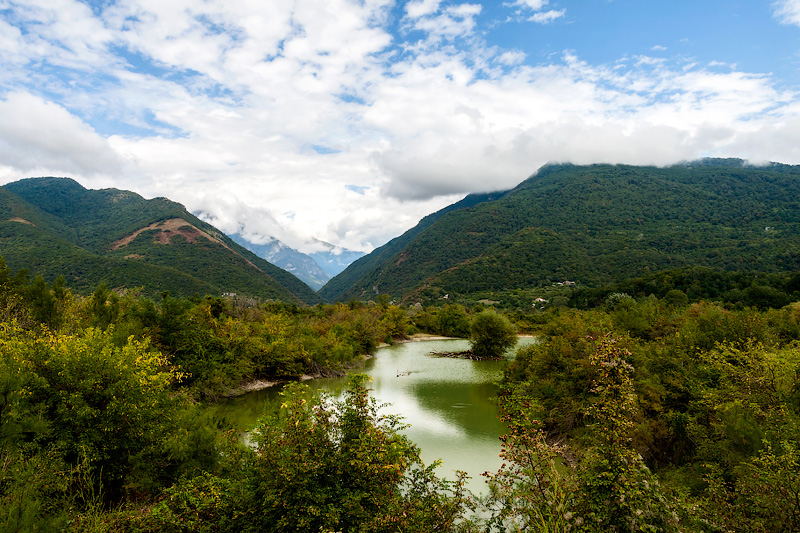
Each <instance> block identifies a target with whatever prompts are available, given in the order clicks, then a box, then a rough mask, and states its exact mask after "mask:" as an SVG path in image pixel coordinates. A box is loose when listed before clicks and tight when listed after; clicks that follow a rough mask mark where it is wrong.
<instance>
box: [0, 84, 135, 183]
mask: <svg viewBox="0 0 800 533" xmlns="http://www.w3.org/2000/svg"><path fill="white" fill-rule="evenodd" d="M0 116H2V117H3V120H1V121H0V164H2V166H3V167H5V168H4V170H3V171H2V175H3V177H4V178H6V181H7V180H8V179H18V178H19V177H20V173H23V172H24V173H26V174H28V175H23V176H21V177H29V175H39V176H41V175H58V176H63V175H65V174H77V175H80V176H88V177H96V176H98V175H113V174H114V173H118V172H120V170H121V168H122V164H123V162H122V160H121V158H120V157H119V156H118V154H117V153H115V152H114V151H113V150H112V149H111V147H110V146H109V144H108V142H107V141H106V139H104V138H103V137H101V136H99V135H97V134H96V133H95V132H94V131H93V130H92V128H91V127H89V126H87V125H86V124H84V123H83V122H82V121H81V120H80V119H78V118H77V117H75V116H74V115H72V114H70V113H69V111H67V110H66V109H64V108H63V107H61V106H59V105H57V104H54V103H52V102H47V101H45V100H43V99H41V98H39V97H38V96H33V95H31V94H28V93H23V92H18V93H11V94H7V95H6V96H5V99H4V100H0Z"/></svg>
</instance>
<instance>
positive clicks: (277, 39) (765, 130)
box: [0, 0, 800, 251]
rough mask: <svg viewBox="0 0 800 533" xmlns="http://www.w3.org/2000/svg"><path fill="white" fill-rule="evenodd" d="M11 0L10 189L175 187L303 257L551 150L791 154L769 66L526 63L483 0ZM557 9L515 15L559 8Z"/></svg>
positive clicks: (787, 117)
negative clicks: (488, 26)
mask: <svg viewBox="0 0 800 533" xmlns="http://www.w3.org/2000/svg"><path fill="white" fill-rule="evenodd" d="M2 5H3V6H5V7H7V9H5V10H2V11H0V116H2V117H3V121H2V122H0V179H2V180H3V181H10V180H12V179H19V178H21V177H27V176H31V175H44V174H53V175H71V176H72V177H75V178H77V179H78V180H79V181H81V182H82V183H84V184H85V185H87V186H90V185H101V186H112V185H113V186H116V187H119V188H125V189H132V190H135V191H136V192H139V193H140V194H143V195H145V196H147V197H153V196H167V197H169V198H171V199H173V200H176V201H179V202H181V203H183V204H185V205H186V206H187V208H189V209H190V210H192V211H195V212H198V213H201V214H202V216H203V217H204V218H205V219H206V220H209V221H211V222H212V223H214V224H215V225H218V226H219V227H220V228H221V229H222V230H224V231H226V232H231V233H233V232H238V233H242V234H244V235H248V236H249V237H251V238H253V239H255V240H257V239H258V238H259V236H261V237H266V236H274V237H277V238H279V239H281V240H282V241H284V242H286V243H287V244H289V245H291V246H293V247H296V248H298V249H301V250H309V251H310V250H313V249H316V248H315V247H317V248H318V246H319V245H318V243H315V241H314V239H320V240H322V241H327V242H331V243H333V244H337V245H342V246H344V247H347V248H351V249H359V250H370V249H371V248H372V247H374V246H378V245H381V244H383V243H384V242H386V241H387V240H388V239H390V238H392V237H395V236H397V235H398V234H399V233H401V232H402V231H404V230H406V229H408V228H409V227H411V226H413V225H414V224H415V223H416V222H417V221H418V220H419V219H420V218H421V217H422V216H424V215H426V214H429V213H430V212H432V211H435V210H437V209H439V208H441V207H444V206H445V205H447V204H449V203H452V202H453V201H455V200H457V199H459V198H460V197H461V196H463V195H464V194H466V193H469V192H478V191H488V190H498V189H506V188H509V187H513V186H514V185H516V184H517V183H518V182H519V181H521V180H522V179H524V178H525V177H527V176H529V175H530V174H531V173H533V172H534V171H535V170H536V169H537V168H538V167H540V166H541V165H543V164H545V163H547V162H551V161H556V162H573V163H595V162H609V163H636V164H669V163H672V162H676V161H680V160H685V159H693V158H697V157H703V156H714V155H720V156H742V157H748V158H752V159H754V160H779V161H782V162H787V163H798V162H800V149H798V147H797V143H796V142H794V140H795V139H796V138H797V136H798V134H800V103H798V102H799V101H800V100H799V99H798V96H797V95H796V94H794V93H792V92H789V91H787V90H780V89H778V88H777V87H779V84H778V83H776V80H774V79H773V78H771V77H770V76H767V75H760V74H753V73H746V72H740V71H737V70H736V68H735V67H733V66H729V65H723V64H712V63H707V65H708V66H705V67H704V66H702V65H700V64H695V63H691V62H685V61H681V60H675V59H674V58H673V59H669V58H651V57H645V56H638V57H637V56H631V57H630V60H628V61H624V62H619V63H617V64H613V65H602V64H589V63H587V62H586V61H583V60H581V58H580V57H579V56H578V55H577V54H575V53H572V52H567V53H564V54H562V55H561V56H559V57H552V58H548V59H547V61H545V62H543V63H539V64H535V65H533V64H531V63H529V59H528V57H527V56H526V53H525V52H524V51H522V50H516V49H503V48H500V47H496V46H489V45H487V43H486V42H484V41H483V33H482V32H483V30H484V28H481V27H479V26H478V24H479V21H480V20H481V17H482V16H483V15H484V8H483V7H482V6H481V5H480V4H478V3H476V2H441V1H439V0H415V1H411V2H408V3H406V4H405V6H404V8H401V9H398V8H397V6H395V4H394V2H393V1H391V0H358V1H356V0H331V1H330V2H324V3H320V2H318V1H317V0H293V1H285V2H284V1H273V2H247V1H241V2H227V1H224V0H205V1H203V2H198V1H196V0H174V1H170V2H164V1H163V0H116V1H115V2H105V3H103V5H102V6H101V5H95V8H94V9H92V8H90V7H88V6H87V5H86V4H84V3H83V2H81V1H78V0H53V1H45V0H25V1H16V0H5V1H4V2H3V4H2ZM792 5H796V3H790V2H781V3H780V4H776V7H775V13H776V16H779V17H782V20H790V19H789V18H787V17H789V15H788V13H790V12H791V11H789V9H790V7H791V6H792ZM549 7H551V6H550V4H549V3H548V2H546V1H545V0H517V1H516V2H513V3H507V4H505V8H503V9H506V10H507V9H509V8H511V9H513V10H517V11H519V12H520V13H522V14H524V15H521V16H520V17H519V21H524V20H527V19H528V18H529V17H537V16H538V17H539V20H538V22H547V21H552V20H556V18H558V17H562V16H564V11H563V10H561V9H557V8H558V6H555V7H554V8H553V9H548V8H549ZM654 50H659V51H661V49H660V48H658V47H655V48H654Z"/></svg>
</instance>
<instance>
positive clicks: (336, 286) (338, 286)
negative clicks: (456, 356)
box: [319, 192, 504, 302]
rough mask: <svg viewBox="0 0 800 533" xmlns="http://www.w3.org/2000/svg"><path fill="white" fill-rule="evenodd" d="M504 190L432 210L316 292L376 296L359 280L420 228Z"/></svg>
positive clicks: (334, 296) (338, 297) (331, 297)
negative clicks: (363, 286)
mask: <svg viewBox="0 0 800 533" xmlns="http://www.w3.org/2000/svg"><path fill="white" fill-rule="evenodd" d="M503 194H504V193H502V192H494V193H488V194H470V195H468V196H467V197H466V198H464V199H463V200H461V201H459V202H456V203H454V204H452V205H449V206H447V207H445V208H443V209H440V210H439V211H437V212H435V213H432V214H430V215H428V216H426V217H424V218H423V219H422V220H420V221H419V223H418V224H417V225H416V226H414V227H413V228H411V229H410V230H408V231H407V232H405V233H403V234H402V235H400V236H399V237H397V238H394V239H392V240H391V241H389V242H387V243H386V244H384V245H383V246H381V247H380V248H376V249H375V250H373V251H372V253H370V254H368V255H366V256H364V257H361V258H360V259H358V260H356V261H354V262H353V263H352V264H351V265H350V266H349V267H347V268H346V269H345V270H344V271H343V272H342V273H341V274H339V275H337V276H335V277H334V278H333V279H331V280H330V281H329V282H328V283H327V284H326V285H325V286H324V287H323V288H322V289H321V290H320V291H319V295H320V296H322V297H323V298H325V300H327V301H329V302H336V301H344V300H347V299H349V298H368V297H370V296H371V295H377V294H378V291H377V290H374V292H370V291H369V290H361V289H358V288H356V287H357V286H358V285H359V282H360V281H362V280H365V279H368V278H369V275H370V273H373V272H375V271H378V270H380V269H381V266H382V265H383V264H384V263H385V262H386V261H388V260H390V259H391V258H392V257H394V256H395V255H397V254H398V253H399V252H401V251H402V250H403V249H404V248H405V247H406V246H407V245H408V244H409V243H411V241H412V240H413V239H414V237H416V236H417V235H419V234H420V233H421V232H422V231H423V230H425V229H426V228H428V227H430V226H431V225H433V223H434V222H436V221H437V220H439V219H440V218H442V217H443V216H444V215H446V214H447V213H450V212H451V211H456V210H458V209H465V208H467V207H472V206H474V205H478V204H480V203H482V202H490V201H493V200H496V199H497V198H499V197H500V196H502V195H503Z"/></svg>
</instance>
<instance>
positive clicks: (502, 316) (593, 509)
mask: <svg viewBox="0 0 800 533" xmlns="http://www.w3.org/2000/svg"><path fill="white" fill-rule="evenodd" d="M631 286H632V287H635V284H634V285H631ZM631 292H632V293H633V296H631V295H629V294H628V293H622V292H609V293H607V294H606V296H605V297H604V298H598V299H597V301H598V305H595V306H586V308H584V309H578V308H569V307H566V306H555V305H553V306H550V307H548V308H544V309H536V310H530V309H528V310H521V309H516V310H514V309H506V310H505V312H501V311H498V310H487V309H486V307H484V306H483V305H478V306H468V307H464V306H462V305H460V304H458V303H447V304H445V305H442V306H439V307H418V306H411V307H405V308H402V307H399V306H397V305H392V304H390V303H388V301H386V300H383V299H382V300H379V301H378V302H377V303H375V302H366V303H362V302H357V301H351V302H350V303H348V304H321V305H317V306H314V307H300V306H297V305H294V304H286V303H277V302H267V303H254V304H253V305H250V306H241V305H237V304H236V303H235V302H233V301H231V300H225V299H222V298H215V297H204V298H197V297H195V298H188V299H184V298H175V297H172V296H170V295H169V294H167V293H164V294H162V296H161V298H159V299H158V300H152V299H149V298H144V297H138V296H136V295H134V294H131V293H117V292H114V291H111V290H109V289H107V288H106V287H104V286H100V287H99V288H97V289H96V290H95V291H94V292H93V293H92V294H91V296H87V297H82V296H80V295H77V294H73V293H72V292H70V291H69V290H66V289H64V287H63V285H62V283H61V282H60V281H59V280H56V281H54V282H52V283H48V282H46V281H44V280H43V279H42V278H41V277H35V278H31V277H29V276H27V275H26V274H25V273H24V272H23V273H20V272H17V273H14V272H11V271H10V270H9V269H7V268H4V267H3V268H0V312H1V313H2V318H3V320H2V328H0V347H1V348H2V350H0V354H1V355H0V378H2V379H0V386H2V391H1V392H2V395H0V430H1V431H0V454H2V463H1V464H2V468H0V498H1V503H2V505H0V513H1V514H0V520H1V521H2V524H3V526H4V529H5V530H10V531H33V530H72V531H434V530H440V531H507V530H515V529H514V528H517V529H519V530H524V531H610V530H616V531H646V530H653V531H655V530H661V531H742V532H744V531H767V530H771V531H784V532H789V531H797V530H798V528H800V523H799V522H798V517H800V514H799V513H798V509H797V504H796V498H797V495H798V494H800V476H799V475H798V472H800V467H799V466H800V465H798V435H800V413H799V412H800V379H799V378H798V374H800V348H798V346H800V344H798V342H799V341H800V306H799V305H798V304H788V305H781V306H778V307H772V306H769V305H761V306H746V305H741V304H735V303H731V302H730V301H727V302H726V301H725V300H724V299H717V300H716V301H714V300H712V299H702V298H701V299H696V300H694V301H693V300H692V299H690V298H689V297H688V296H687V294H686V292H684V291H683V290H681V289H680V288H673V289H671V290H669V291H667V292H666V293H665V294H664V295H663V296H662V297H658V296H656V295H640V294H637V293H636V292H635V291H631ZM593 298H594V297H593ZM484 322H486V323H488V324H490V325H491V327H492V328H497V327H499V328H500V329H503V330H505V328H506V327H508V329H507V331H506V333H509V334H510V335H511V336H512V337H513V336H514V334H515V332H521V333H523V334H529V335H530V334H535V335H537V336H538V337H539V338H540V339H541V342H539V343H537V344H534V345H531V346H528V347H526V348H524V349H521V350H520V351H519V352H518V353H517V354H516V356H515V357H514V359H513V360H512V361H510V362H509V364H508V366H507V368H506V370H505V372H504V376H503V379H502V383H501V385H502V387H501V389H502V393H501V395H500V398H499V401H500V405H501V408H502V416H503V419H504V421H505V422H506V424H507V426H508V428H509V432H508V434H507V435H506V436H505V437H504V438H503V439H502V445H503V452H502V453H503V458H504V461H505V465H504V466H503V467H501V468H500V469H499V470H498V471H495V472H488V473H487V474H486V476H487V479H488V480H489V482H490V487H491V490H490V493H489V495H488V496H486V497H485V498H482V499H477V498H474V497H472V496H470V495H469V494H468V493H467V492H466V490H465V488H464V483H463V480H456V481H444V480H442V479H439V478H438V477H437V475H436V473H435V470H434V469H433V465H423V464H422V463H421V461H420V459H419V450H418V449H417V448H416V447H415V446H414V444H413V443H411V442H410V441H408V439H407V437H404V436H403V435H402V434H401V433H400V432H399V429H400V427H401V426H400V421H399V420H397V419H395V418H394V417H387V416H386V415H382V414H380V413H379V412H378V410H377V406H376V405H375V404H374V402H373V401H372V400H371V399H370V396H369V384H368V382H366V381H364V380H363V379H362V378H358V377H355V378H353V380H352V381H351V383H350V386H349V389H348V391H349V392H348V393H347V395H346V396H345V399H344V400H342V401H340V402H333V401H331V400H328V399H323V398H318V397H314V395H313V394H311V393H310V392H309V391H308V389H307V388H305V386H304V385H303V384H302V383H299V380H300V378H301V377H302V376H304V375H313V374H323V373H325V372H342V371H344V370H346V369H348V368H351V367H352V365H354V364H358V361H360V360H362V359H363V358H364V357H368V356H369V354H370V353H372V352H373V351H374V350H375V348H376V347H377V346H379V345H380V344H381V343H391V342H407V341H411V340H414V339H421V338H425V337H422V336H421V335H420V334H425V335H440V336H443V337H472V341H473V351H474V350H475V345H476V344H477V343H478V342H479V336H478V333H479V332H480V331H481V328H482V327H483V328H485V327H486V323H484ZM489 329H491V328H489ZM493 331H494V333H493V334H492V335H491V337H492V338H493V339H498V338H502V337H504V335H505V333H504V332H503V331H499V330H493ZM498 331H499V333H498ZM255 380H260V381H261V383H262V384H269V383H272V382H276V381H293V382H294V381H298V383H291V384H290V385H289V386H287V387H285V389H284V391H283V392H282V395H283V396H282V401H281V402H280V404H281V406H280V409H279V410H278V411H277V412H275V413H273V414H271V415H268V416H267V417H265V418H264V419H262V420H261V421H260V422H259V424H258V426H257V427H256V428H255V430H254V432H253V433H252V434H253V435H254V438H253V446H252V447H247V446H243V445H242V443H241V442H239V441H238V437H237V432H236V431H232V430H230V431H229V430H227V428H225V427H219V426H218V423H219V422H218V421H215V420H213V419H211V418H210V417H209V416H208V415H206V414H204V410H203V409H202V406H203V404H204V403H206V402H213V401H215V399H216V398H219V397H221V396H222V395H223V394H225V392H226V391H228V390H230V389H233V388H235V387H237V386H239V385H240V384H241V383H246V382H249V381H255Z"/></svg>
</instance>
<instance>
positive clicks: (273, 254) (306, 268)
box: [230, 233, 331, 291]
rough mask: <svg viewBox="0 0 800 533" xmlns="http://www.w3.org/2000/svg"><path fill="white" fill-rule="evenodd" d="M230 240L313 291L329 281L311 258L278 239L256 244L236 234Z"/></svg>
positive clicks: (329, 277) (327, 276)
mask: <svg viewBox="0 0 800 533" xmlns="http://www.w3.org/2000/svg"><path fill="white" fill-rule="evenodd" d="M230 238H231V239H233V241H234V242H236V243H238V244H240V245H242V246H243V247H245V248H247V249H248V250H250V251H251V252H253V253H254V254H256V255H257V256H259V257H261V258H262V259H266V260H267V261H269V262H270V263H272V264H273V265H275V266H277V267H280V268H282V269H284V270H285V271H287V272H290V273H292V274H294V275H295V276H296V277H297V278H299V279H300V280H302V281H303V283H305V284H306V285H308V286H309V287H311V288H312V289H313V290H315V291H316V290H319V289H320V287H322V286H323V285H325V284H326V283H327V282H328V280H329V279H331V276H330V275H328V274H327V273H326V272H325V271H324V270H322V268H320V266H319V265H318V264H317V262H316V261H315V260H314V259H313V258H311V257H310V256H309V255H307V254H304V253H302V252H299V251H297V250H295V249H294V248H290V247H289V246H286V245H285V244H283V243H282V242H281V241H279V240H278V239H275V238H273V239H272V240H271V241H269V242H267V243H266V244H256V243H254V242H250V241H248V240H247V239H245V238H244V237H242V236H241V235H239V234H236V233H234V234H233V235H230Z"/></svg>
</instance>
